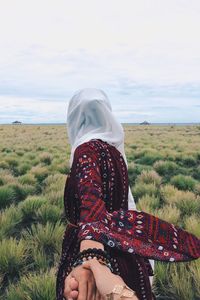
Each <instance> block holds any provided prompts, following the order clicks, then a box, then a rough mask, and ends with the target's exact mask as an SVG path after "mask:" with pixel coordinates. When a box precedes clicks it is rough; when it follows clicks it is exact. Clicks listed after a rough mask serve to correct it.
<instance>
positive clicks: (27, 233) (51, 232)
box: [23, 222, 65, 263]
mask: <svg viewBox="0 0 200 300" xmlns="http://www.w3.org/2000/svg"><path fill="white" fill-rule="evenodd" d="M64 229H65V226H64V225H62V224H61V223H60V222H57V223H55V224H52V223H49V222H47V223H46V224H45V225H42V224H33V225H32V226H31V228H30V229H27V230H24V232H23V237H24V239H25V241H26V242H27V243H28V244H29V245H30V246H31V249H34V248H38V249H40V250H41V251H43V252H44V253H45V254H46V255H48V256H49V262H50V263H51V262H52V263H53V260H54V253H56V252H57V253H60V251H61V244H62V238H63V234H64Z"/></svg>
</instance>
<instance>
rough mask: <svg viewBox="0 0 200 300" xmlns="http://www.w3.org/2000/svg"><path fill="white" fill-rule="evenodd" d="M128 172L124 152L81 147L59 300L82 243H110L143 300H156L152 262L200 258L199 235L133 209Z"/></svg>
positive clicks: (92, 144)
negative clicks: (152, 278)
mask: <svg viewBox="0 0 200 300" xmlns="http://www.w3.org/2000/svg"><path fill="white" fill-rule="evenodd" d="M127 198H128V172H127V168H126V164H125V162H124V159H123V157H122V155H121V153H120V152H119V151H118V150H117V149H116V148H115V147H113V146H111V145H110V144H108V143H107V142H104V141H101V140H99V139H98V140H91V141H89V142H86V143H84V144H81V145H80V146H79V147H77V148H76V150H75V153H74V160H73V164H72V167H71V170H70V174H69V176H68V178H67V181H66V185H65V193H64V204H65V212H66V217H67V219H68V221H69V222H70V223H71V224H74V225H75V226H77V227H75V226H73V225H69V226H68V227H67V229H66V232H65V235H64V238H63V246H62V255H61V261H60V266H59V270H58V275H57V300H61V299H63V298H62V293H63V282H64V277H65V276H66V275H67V274H68V273H69V272H70V270H71V265H72V262H73V259H74V257H75V255H76V254H77V253H78V251H79V245H80V241H81V240H83V239H93V240H96V241H99V242H101V243H103V244H104V246H105V248H106V250H107V251H109V252H110V254H111V256H112V257H113V259H114V264H115V266H116V268H115V273H116V274H119V275H121V276H122V278H123V279H124V281H125V282H126V283H127V285H129V286H130V287H131V288H133V289H134V290H136V292H137V295H138V297H139V299H152V293H151V287H150V284H149V278H148V276H149V275H152V274H151V268H150V265H149V262H148V260H147V258H153V259H155V260H161V261H171V262H172V261H187V260H191V259H196V258H198V257H200V240H199V239H197V238H196V237H195V236H194V235H192V234H190V233H188V232H186V231H184V230H182V229H181V228H178V227H176V226H174V225H173V224H169V223H167V222H165V221H163V220H161V219H159V218H156V217H155V216H152V215H150V214H147V213H144V212H138V211H133V210H128V200H127Z"/></svg>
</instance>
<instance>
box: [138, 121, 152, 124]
mask: <svg viewBox="0 0 200 300" xmlns="http://www.w3.org/2000/svg"><path fill="white" fill-rule="evenodd" d="M140 125H150V123H149V122H147V121H144V122H142V123H140Z"/></svg>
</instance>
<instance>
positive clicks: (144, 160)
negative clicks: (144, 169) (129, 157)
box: [136, 149, 163, 165]
mask: <svg viewBox="0 0 200 300" xmlns="http://www.w3.org/2000/svg"><path fill="white" fill-rule="evenodd" d="M139 156H140V158H138V159H136V162H137V163H139V164H143V165H153V164H154V163H155V162H156V161H157V160H161V159H162V158H163V157H162V155H161V154H160V153H159V152H158V151H156V150H153V149H149V150H144V151H142V152H141V153H140V154H139Z"/></svg>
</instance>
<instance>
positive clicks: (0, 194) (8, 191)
mask: <svg viewBox="0 0 200 300" xmlns="http://www.w3.org/2000/svg"><path fill="white" fill-rule="evenodd" d="M15 199H16V194H15V191H14V189H13V188H12V187H9V186H6V185H4V186H0V210H1V209H3V208H5V207H8V206H9V205H11V203H12V202H14V201H15Z"/></svg>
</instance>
